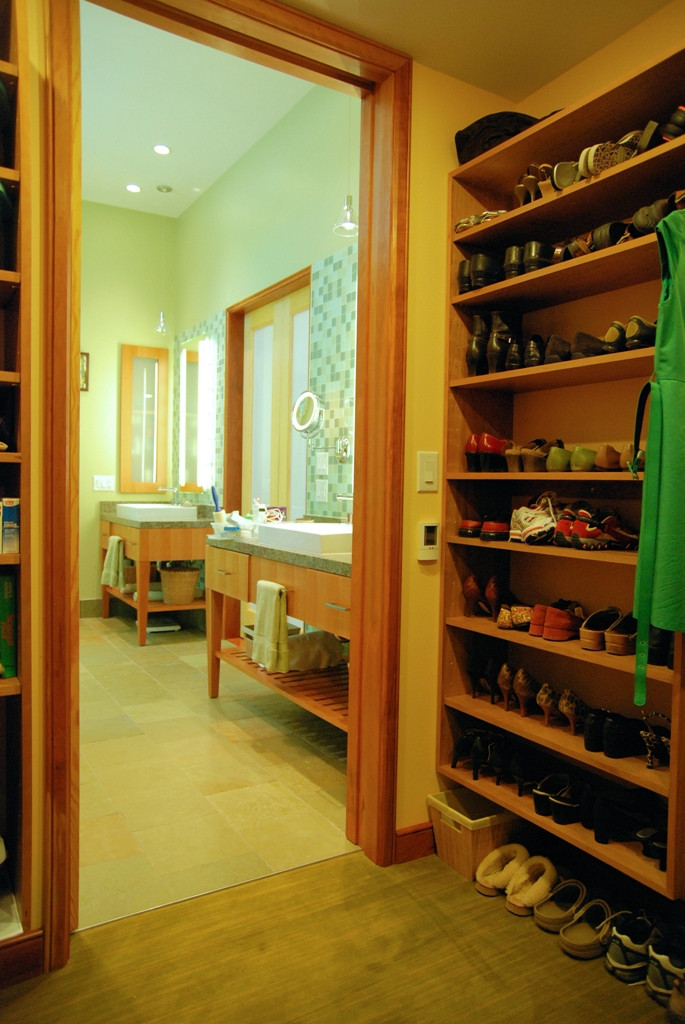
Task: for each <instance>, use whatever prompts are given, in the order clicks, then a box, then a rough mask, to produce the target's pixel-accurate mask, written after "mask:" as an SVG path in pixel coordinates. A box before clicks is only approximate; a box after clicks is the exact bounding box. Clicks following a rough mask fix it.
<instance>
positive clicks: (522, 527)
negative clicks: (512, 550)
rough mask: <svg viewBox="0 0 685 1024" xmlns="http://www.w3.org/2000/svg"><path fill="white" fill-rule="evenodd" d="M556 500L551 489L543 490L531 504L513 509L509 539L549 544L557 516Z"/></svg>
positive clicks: (552, 537) (526, 542) (552, 536)
mask: <svg viewBox="0 0 685 1024" xmlns="http://www.w3.org/2000/svg"><path fill="white" fill-rule="evenodd" d="M556 501H557V496H556V494H555V493H554V492H553V491H545V493H544V494H541V495H540V497H539V498H538V499H537V500H536V501H535V502H533V504H532V505H530V506H528V505H523V506H522V507H521V508H517V509H514V512H513V513H512V517H511V527H510V531H509V539H510V540H519V541H522V542H523V543H524V544H551V543H552V541H553V540H554V531H555V529H556V526H557V520H558V518H559V511H558V509H557V507H556ZM514 534H516V535H515V536H514Z"/></svg>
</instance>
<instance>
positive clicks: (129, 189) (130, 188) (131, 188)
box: [126, 185, 140, 192]
mask: <svg viewBox="0 0 685 1024" xmlns="http://www.w3.org/2000/svg"><path fill="white" fill-rule="evenodd" d="M126 191H127V192H140V185H127V186H126Z"/></svg>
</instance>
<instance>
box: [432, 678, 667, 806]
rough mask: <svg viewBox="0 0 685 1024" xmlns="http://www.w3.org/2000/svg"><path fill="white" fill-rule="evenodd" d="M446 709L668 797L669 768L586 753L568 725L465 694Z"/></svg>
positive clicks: (636, 759) (643, 760)
mask: <svg viewBox="0 0 685 1024" xmlns="http://www.w3.org/2000/svg"><path fill="white" fill-rule="evenodd" d="M444 704H445V707H449V708H454V710H455V711H460V712H462V713H463V714H465V715H470V716H472V717H474V718H477V719H478V720H479V721H482V722H487V723H488V724H489V725H491V726H493V728H496V729H499V730H502V731H504V732H510V733H512V735H514V736H518V737H520V738H521V739H524V740H528V741H530V742H532V743H537V744H538V745H539V746H541V747H544V748H545V749H546V750H551V751H552V752H553V753H555V754H561V755H563V757H565V758H567V759H568V760H571V761H575V762H576V763H577V764H579V765H583V766H585V767H589V768H592V769H593V770H596V771H599V772H602V773H603V774H604V775H611V776H613V777H615V778H618V779H623V780H625V781H626V782H629V783H630V784H631V785H634V786H638V787H640V788H641V789H647V790H649V791H650V792H651V793H656V794H657V795H658V796H662V797H668V793H669V785H670V773H669V770H668V768H653V769H650V768H647V754H646V752H645V755H644V757H637V756H635V757H621V758H611V757H605V756H604V754H603V753H601V752H595V751H591V750H586V749H585V745H584V741H583V737H582V736H581V735H578V736H573V735H571V731H570V726H568V725H562V724H553V725H549V726H546V725H545V724H544V721H543V720H542V717H541V716H540V715H521V714H520V713H519V711H518V710H514V711H505V710H504V704H502V703H499V704H491V703H490V698H489V697H482V696H478V697H475V698H474V697H469V696H466V695H464V694H461V695H457V696H455V697H446V698H445V699H444Z"/></svg>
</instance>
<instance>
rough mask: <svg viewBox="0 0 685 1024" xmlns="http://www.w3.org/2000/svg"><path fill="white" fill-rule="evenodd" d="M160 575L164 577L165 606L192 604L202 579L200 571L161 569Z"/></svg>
mask: <svg viewBox="0 0 685 1024" xmlns="http://www.w3.org/2000/svg"><path fill="white" fill-rule="evenodd" d="M159 574H160V576H161V577H162V601H163V602H164V604H192V602H193V598H194V597H195V588H196V587H197V581H198V579H199V577H200V570H199V569H184V568H182V567H181V566H177V567H171V568H169V569H160V570H159Z"/></svg>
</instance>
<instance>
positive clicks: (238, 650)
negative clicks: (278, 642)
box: [216, 639, 349, 732]
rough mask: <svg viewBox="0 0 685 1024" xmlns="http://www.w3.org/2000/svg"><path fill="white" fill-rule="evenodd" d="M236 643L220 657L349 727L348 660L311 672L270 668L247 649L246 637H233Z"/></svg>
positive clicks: (332, 722)
mask: <svg viewBox="0 0 685 1024" xmlns="http://www.w3.org/2000/svg"><path fill="white" fill-rule="evenodd" d="M230 642H231V643H232V644H234V645H235V646H234V647H228V648H222V650H221V651H217V652H216V654H217V657H219V658H220V659H221V660H222V661H224V662H226V664H228V665H231V666H232V667H233V668H236V669H238V670H239V671H240V672H244V673H245V674H246V675H248V676H251V678H252V679H256V680H257V681H258V682H260V683H263V684H264V685H265V686H268V687H269V689H271V690H274V691H275V692H276V693H280V694H281V696H283V697H287V698H288V700H291V701H293V703H295V704H299V705H300V707H302V708H304V709H305V710H306V711H310V712H311V713H312V714H314V715H316V716H317V717H318V718H322V719H323V720H324V721H325V722H328V723H329V724H330V725H335V726H337V728H338V729H342V730H343V732H347V731H348V691H349V675H348V668H347V663H346V662H345V663H343V664H340V665H335V666H333V667H331V668H326V669H321V670H319V671H308V672H267V671H266V669H264V668H260V666H259V665H258V664H257V662H256V661H252V660H251V659H250V658H248V656H247V654H246V653H245V650H244V647H243V644H242V640H239V639H235V640H231V641H230Z"/></svg>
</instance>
